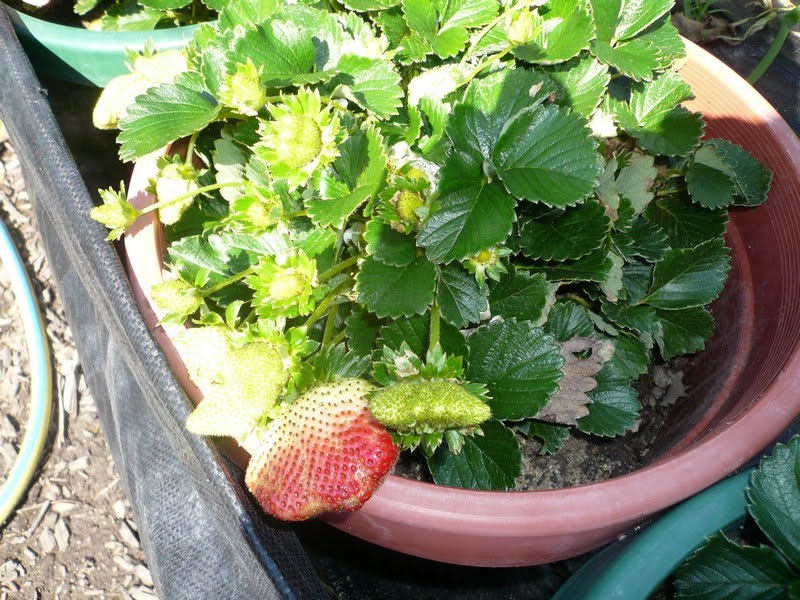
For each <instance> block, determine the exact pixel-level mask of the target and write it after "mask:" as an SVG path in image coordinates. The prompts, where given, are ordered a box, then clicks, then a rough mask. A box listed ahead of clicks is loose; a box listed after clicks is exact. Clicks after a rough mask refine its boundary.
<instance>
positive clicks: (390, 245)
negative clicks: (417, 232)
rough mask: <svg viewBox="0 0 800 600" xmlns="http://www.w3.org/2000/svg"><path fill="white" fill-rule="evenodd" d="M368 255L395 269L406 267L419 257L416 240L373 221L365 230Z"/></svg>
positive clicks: (384, 224) (377, 221)
mask: <svg viewBox="0 0 800 600" xmlns="http://www.w3.org/2000/svg"><path fill="white" fill-rule="evenodd" d="M364 240H365V241H366V242H367V253H368V254H370V255H371V256H372V257H374V258H375V260H377V261H380V262H382V263H384V264H386V265H392V266H394V267H404V266H405V265H407V264H409V263H410V262H412V261H413V260H414V259H415V258H416V256H417V246H416V244H415V243H414V238H413V237H412V236H410V235H408V234H405V233H402V232H400V231H397V230H395V229H392V228H391V227H390V226H389V225H387V224H386V223H383V222H381V221H379V220H377V219H372V220H371V221H369V222H368V223H367V227H366V229H365V230H364Z"/></svg>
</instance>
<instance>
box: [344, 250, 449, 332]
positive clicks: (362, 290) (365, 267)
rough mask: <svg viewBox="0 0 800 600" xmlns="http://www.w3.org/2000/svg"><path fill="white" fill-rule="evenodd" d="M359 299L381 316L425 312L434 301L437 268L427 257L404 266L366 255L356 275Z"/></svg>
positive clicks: (408, 315) (398, 315) (393, 316)
mask: <svg viewBox="0 0 800 600" xmlns="http://www.w3.org/2000/svg"><path fill="white" fill-rule="evenodd" d="M356 282H357V286H356V289H357V290H358V301H359V302H361V303H362V304H363V305H364V306H366V307H367V308H368V309H369V310H370V311H371V312H373V313H375V314H376V315H378V316H379V317H392V318H395V319H396V318H399V317H402V316H406V317H410V316H411V315H419V314H422V313H424V312H425V311H426V310H427V309H428V307H429V306H430V305H431V303H432V302H433V290H434V287H435V284H436V268H435V267H434V266H433V263H431V262H430V261H429V260H428V259H426V258H425V257H424V256H420V257H418V258H417V259H416V260H414V262H412V263H410V264H408V265H405V266H403V267H393V266H390V265H384V264H383V263H380V262H378V261H377V260H375V259H374V258H367V259H366V260H365V261H364V262H363V263H362V265H361V269H360V270H359V272H358V275H356Z"/></svg>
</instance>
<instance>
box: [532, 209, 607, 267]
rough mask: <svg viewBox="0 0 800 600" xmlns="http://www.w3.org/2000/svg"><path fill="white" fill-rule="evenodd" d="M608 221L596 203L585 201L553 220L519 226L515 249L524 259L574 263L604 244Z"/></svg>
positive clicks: (536, 221) (604, 212)
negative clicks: (518, 248) (518, 250)
mask: <svg viewBox="0 0 800 600" xmlns="http://www.w3.org/2000/svg"><path fill="white" fill-rule="evenodd" d="M610 226H611V221H610V220H609V218H608V217H607V216H606V211H605V209H604V208H603V207H602V206H601V205H600V203H599V202H595V201H594V200H587V201H586V202H584V203H583V204H579V205H578V206H573V207H569V208H567V209H566V210H565V211H564V213H563V214H562V215H559V216H558V217H555V218H553V219H545V218H539V219H531V220H527V221H523V222H522V224H521V225H520V233H519V245H520V248H522V253H523V254H524V255H525V256H527V257H528V258H533V259H540V260H558V261H561V260H575V259H577V258H580V257H581V256H585V255H587V254H589V253H590V252H592V251H593V250H597V249H598V248H600V247H601V246H602V245H603V242H605V239H606V235H607V234H608V230H609V228H610Z"/></svg>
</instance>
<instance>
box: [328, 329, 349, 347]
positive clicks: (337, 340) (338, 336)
mask: <svg viewBox="0 0 800 600" xmlns="http://www.w3.org/2000/svg"><path fill="white" fill-rule="evenodd" d="M345 335H347V332H346V331H345V330H344V329H342V330H341V331H340V332H339V333H337V334H336V337H335V338H333V339H332V340H331V344H330V345H331V346H335V345H336V344H339V343H340V342H341V341H342V340H343V339H344V337H345Z"/></svg>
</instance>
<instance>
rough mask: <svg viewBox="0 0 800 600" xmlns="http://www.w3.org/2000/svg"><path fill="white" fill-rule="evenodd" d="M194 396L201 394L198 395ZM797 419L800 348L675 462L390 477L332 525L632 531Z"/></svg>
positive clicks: (767, 110)
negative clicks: (590, 472) (598, 478)
mask: <svg viewBox="0 0 800 600" xmlns="http://www.w3.org/2000/svg"><path fill="white" fill-rule="evenodd" d="M685 43H686V46H687V54H688V57H689V60H690V62H691V63H692V64H693V65H694V66H696V67H697V68H699V69H700V70H703V71H709V72H713V73H715V75H717V76H720V74H721V76H723V77H725V78H726V79H727V80H729V81H730V82H731V85H732V87H733V88H734V91H735V93H736V94H737V95H739V96H740V97H741V98H743V99H744V100H745V102H746V103H747V104H748V105H749V106H750V107H751V109H752V112H753V114H757V115H758V116H759V119H760V121H763V126H764V127H766V128H768V129H769V131H770V133H771V135H772V136H773V137H774V138H775V139H776V140H778V141H779V143H780V144H781V145H782V146H783V147H784V148H785V149H786V153H787V154H789V155H795V156H800V141H798V139H797V137H796V136H795V135H794V133H793V132H792V131H791V129H790V128H789V126H788V125H787V124H786V123H785V122H784V121H783V120H782V119H781V118H780V116H779V115H778V113H777V112H776V111H775V109H774V108H773V107H772V106H771V105H770V104H769V103H768V102H767V101H766V100H765V99H764V98H762V97H761V96H760V95H759V94H758V93H757V92H756V91H755V90H754V89H753V88H752V87H750V86H749V85H748V84H747V83H746V82H745V81H744V80H743V79H741V78H740V77H739V76H738V75H737V74H736V73H735V72H734V71H732V70H731V69H730V68H728V67H727V66H726V65H724V64H723V63H722V62H720V61H719V60H717V59H716V58H714V57H713V56H711V55H710V54H708V53H707V52H705V51H704V50H702V49H700V48H699V47H697V46H696V45H694V44H692V43H691V42H688V41H686V42H685ZM154 164H155V157H154V156H149V157H145V158H143V159H141V160H140V162H138V163H137V169H135V170H134V176H133V179H132V180H131V186H130V189H131V192H130V195H131V201H132V202H134V204H135V205H136V206H137V207H141V206H144V205H146V204H147V203H148V202H152V197H150V199H149V200H147V196H148V195H147V194H146V192H145V191H144V189H145V187H146V182H147V179H148V176H149V175H148V174H147V173H145V172H144V171H145V170H146V169H148V168H150V169H152V168H153V167H154ZM148 165H150V167H148ZM140 167H141V168H140ZM137 171H138V172H137ZM148 173H152V171H148ZM794 178H795V180H796V181H800V165H798V164H795V165H794ZM137 183H138V184H139V185H136V184H137ZM147 217H148V219H147V220H146V221H145V219H140V221H145V222H142V223H137V224H136V225H134V228H133V229H132V230H131V231H129V233H128V234H126V237H125V245H126V249H127V256H128V261H129V263H128V265H129V273H130V275H131V280H132V285H133V287H134V293H135V295H136V296H137V301H138V302H139V305H140V307H144V308H143V313H144V314H145V318H146V320H147V319H150V321H149V322H148V324H149V325H150V326H151V328H152V329H154V331H155V335H156V337H157V338H159V340H160V341H161V342H162V346H163V345H164V341H167V342H169V334H168V333H167V332H165V331H164V330H163V329H162V328H161V327H155V323H156V322H157V320H158V319H157V316H156V315H155V313H153V310H152V306H151V305H150V303H149V301H148V300H147V299H146V294H145V293H144V291H143V290H144V289H145V288H146V286H147V284H148V281H147V280H146V279H145V280H141V279H140V278H139V277H140V272H141V271H140V269H141V268H142V267H141V265H134V264H133V262H132V261H131V256H134V255H137V253H138V252H139V251H140V250H141V249H142V248H143V247H144V246H145V245H147V244H149V247H150V248H152V247H153V246H154V244H153V239H154V238H155V237H157V236H155V231H154V230H153V223H152V222H150V221H151V219H149V218H150V217H152V215H147ZM157 243H158V242H156V244H157ZM148 260H149V262H150V263H151V265H153V264H159V265H160V255H159V256H157V257H155V258H154V257H150V258H149V259H148ZM136 261H137V262H138V261H139V257H138V256H137V258H136ZM143 299H144V301H145V303H144V304H143V303H142V300H143ZM175 358H176V357H175V356H173V357H171V359H175ZM172 362H173V364H174V360H172ZM179 377H180V374H179ZM190 396H194V395H193V394H192V393H191V391H190ZM798 413H800V346H795V347H794V349H793V350H792V351H791V354H790V356H789V357H788V358H787V360H786V361H785V362H784V364H783V366H782V368H781V370H780V372H779V373H778V374H777V375H776V376H775V377H774V378H773V380H772V381H771V382H770V383H769V384H768V386H767V387H766V389H765V391H764V392H763V393H762V394H761V395H760V396H759V398H758V399H757V400H755V401H753V402H752V403H751V404H750V405H749V406H748V407H747V408H745V409H744V410H742V412H741V413H740V414H739V415H738V416H737V417H736V418H734V419H732V420H731V421H730V422H728V423H726V424H725V425H724V426H722V427H721V428H720V429H719V430H718V431H716V432H714V433H712V434H709V435H708V436H707V437H705V438H704V439H702V440H701V441H699V442H696V443H694V444H693V445H691V446H689V447H688V448H686V449H684V450H682V451H680V452H679V453H677V454H675V455H674V456H670V457H668V458H664V459H663V460H662V461H659V462H656V463H654V464H652V465H649V466H647V467H644V468H642V469H639V470H636V471H634V472H632V473H629V474H626V475H623V476H620V477H616V478H613V479H609V480H606V481H602V482H598V483H592V484H588V485H583V486H577V487H569V488H561V489H555V490H544V491H529V492H488V491H474V490H464V489H459V488H450V487H445V486H439V485H434V484H430V483H424V482H418V481H412V480H408V479H403V478H400V477H397V476H394V475H390V476H389V477H388V478H387V479H386V481H385V482H384V483H383V485H382V486H381V487H380V488H379V489H378V490H377V492H376V493H375V495H374V496H373V497H372V498H371V499H370V500H369V501H368V502H367V503H366V504H365V505H364V507H363V508H362V509H361V510H360V511H358V512H357V513H352V514H335V515H330V516H328V517H324V519H325V520H326V521H328V522H330V523H331V524H334V525H335V526H337V527H339V528H342V529H345V530H347V529H360V528H361V529H363V527H364V524H365V523H366V522H371V523H375V527H379V528H386V527H387V526H388V524H390V523H396V524H403V525H409V524H413V526H414V527H415V528H418V529H419V532H420V535H425V532H428V533H431V534H433V533H436V534H445V535H446V534H449V533H452V534H457V535H458V534H463V533H464V532H465V531H468V532H469V534H470V535H471V536H472V537H473V538H487V539H488V538H498V537H502V538H506V539H524V538H542V537H549V536H564V535H567V536H570V535H575V534H578V533H579V532H580V533H586V532H591V531H602V530H608V529H610V528H612V527H615V526H617V527H621V528H624V527H626V526H628V525H632V524H633V523H635V522H636V521H639V520H641V519H643V518H645V517H647V516H649V515H652V514H653V513H655V512H658V511H660V510H663V509H664V508H667V507H669V506H671V505H673V504H676V503H677V502H680V501H681V500H684V499H686V498H688V497H689V496H692V495H693V494H696V493H697V492H699V491H700V490H702V489H704V488H706V487H708V486H710V485H712V484H713V483H715V482H717V481H719V480H720V479H722V478H723V477H725V476H726V475H728V474H730V473H731V472H733V471H734V470H735V469H737V468H738V467H740V466H742V465H743V464H744V463H745V462H747V461H748V460H749V459H750V458H752V457H753V456H755V455H756V454H757V453H758V452H759V451H761V450H762V449H763V448H764V447H766V446H767V445H768V444H769V443H770V442H772V441H773V440H774V439H775V438H776V437H778V435H779V434H780V433H781V432H782V431H783V430H784V429H785V428H786V427H787V426H788V425H789V424H790V423H791V421H792V420H793V418H794V417H795V416H796V415H797V414H798ZM697 465H704V468H703V469H702V470H701V469H699V468H698V467H697ZM665 482H669V484H670V487H666V486H665ZM351 520H352V521H351ZM456 562H457V561H456Z"/></svg>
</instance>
